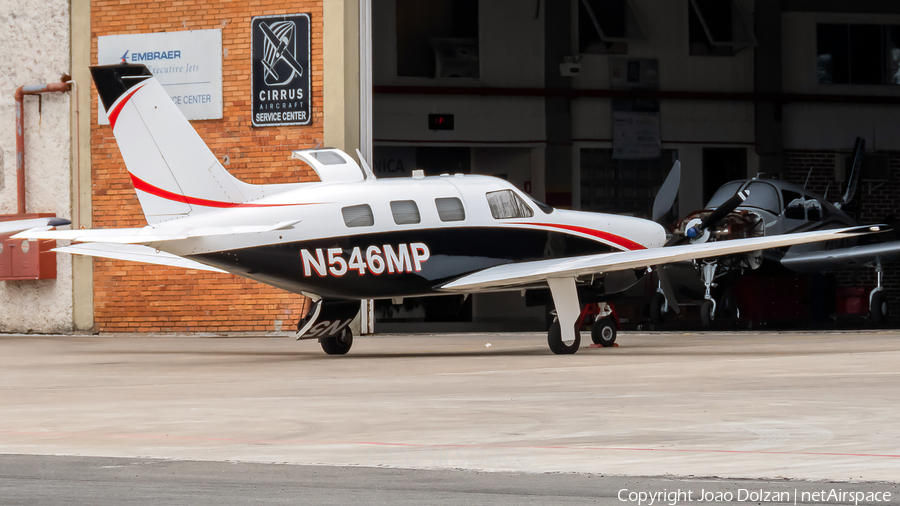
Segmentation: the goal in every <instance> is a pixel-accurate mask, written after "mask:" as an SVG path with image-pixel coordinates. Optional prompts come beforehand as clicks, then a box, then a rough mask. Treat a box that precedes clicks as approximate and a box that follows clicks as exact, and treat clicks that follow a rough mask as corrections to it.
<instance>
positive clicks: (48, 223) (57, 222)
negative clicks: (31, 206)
mask: <svg viewBox="0 0 900 506" xmlns="http://www.w3.org/2000/svg"><path fill="white" fill-rule="evenodd" d="M69 223H71V222H70V221H69V220H66V219H63V218H32V219H28V220H12V221H0V235H5V234H13V233H16V232H21V231H23V230H29V229H32V228H45V229H46V228H52V227H62V226H64V225H68V224H69Z"/></svg>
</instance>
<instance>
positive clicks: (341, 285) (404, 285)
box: [165, 175, 665, 299]
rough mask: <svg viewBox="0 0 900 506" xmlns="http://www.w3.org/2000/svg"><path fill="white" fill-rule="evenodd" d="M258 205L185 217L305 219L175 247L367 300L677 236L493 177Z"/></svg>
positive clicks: (305, 187) (314, 193)
mask: <svg viewBox="0 0 900 506" xmlns="http://www.w3.org/2000/svg"><path fill="white" fill-rule="evenodd" d="M495 192H503V196H504V197H506V198H507V199H509V198H510V193H509V192H511V193H512V194H514V195H515V197H512V200H514V201H515V204H514V205H511V206H507V208H506V209H499V210H498V209H496V208H495V209H494V210H493V211H492V209H491V205H490V199H493V198H495V195H496V193H495ZM489 195H490V197H489ZM507 203H509V202H507ZM253 205H254V207H239V208H233V209H225V210H222V211H219V212H215V213H207V214H202V215H200V216H198V217H196V218H190V217H189V218H182V219H181V220H179V223H180V224H184V225H192V226H203V225H204V223H209V224H214V223H223V222H224V223H230V224H233V225H235V226H241V225H248V226H252V225H258V224H263V223H278V222H292V221H296V220H300V221H299V222H298V223H296V224H294V225H293V227H292V228H288V229H285V230H277V231H272V232H266V233H260V234H254V235H253V236H250V237H249V238H248V236H247V235H242V236H241V238H240V245H238V244H233V243H234V240H233V238H231V237H229V236H221V237H206V238H203V239H190V240H185V241H178V243H177V247H176V248H175V249H173V246H172V245H173V244H174V243H168V244H166V245H165V247H166V249H167V251H169V252H170V253H174V254H178V255H183V256H187V257H189V258H191V259H194V260H197V261H199V262H202V263H204V264H208V265H212V266H215V267H218V268H221V269H223V270H226V271H229V272H232V273H234V274H238V275H240V276H244V277H247V278H250V279H255V280H258V281H261V282H264V283H267V284H271V285H274V286H277V287H279V288H282V289H285V290H289V291H291V292H295V293H305V294H314V295H317V296H320V297H324V298H329V299H359V298H391V297H405V296H422V295H436V294H439V293H440V292H438V291H437V287H439V286H441V285H443V284H444V283H446V282H448V281H451V280H453V279H456V278H459V277H461V276H463V275H465V274H468V273H471V272H475V271H479V270H481V269H485V268H488V267H493V266H496V265H501V264H506V263H511V262H522V261H529V260H542V259H548V258H562V257H575V256H583V255H591V254H597V253H609V252H614V251H628V250H638V249H645V248H653V247H660V246H662V245H663V243H664V242H665V231H664V230H663V228H662V227H661V226H659V225H658V224H656V223H654V222H651V221H648V220H643V219H639V218H632V217H623V216H616V215H607V214H600V213H587V212H578V211H568V210H561V209H551V208H547V207H546V206H540V205H538V204H537V203H535V202H534V201H532V200H531V199H530V198H529V197H528V196H527V195H526V194H524V193H522V192H520V191H519V190H518V189H516V188H515V187H513V186H512V185H511V184H509V183H508V182H506V181H504V180H502V179H498V178H494V177H489V176H469V175H465V176H464V175H453V176H450V175H448V176H435V177H426V178H419V179H414V178H403V179H377V180H366V181H358V182H353V183H304V184H298V185H297V187H296V189H294V190H289V191H287V192H284V193H281V194H278V195H274V196H272V197H267V198H265V199H262V200H259V201H257V202H254V203H253ZM495 207H496V206H495ZM498 213H499V214H500V215H502V216H504V217H502V218H495V217H494V216H495V215H497V214H498ZM504 213H506V214H504ZM187 220H191V222H188V221H187ZM248 239H249V240H250V244H248Z"/></svg>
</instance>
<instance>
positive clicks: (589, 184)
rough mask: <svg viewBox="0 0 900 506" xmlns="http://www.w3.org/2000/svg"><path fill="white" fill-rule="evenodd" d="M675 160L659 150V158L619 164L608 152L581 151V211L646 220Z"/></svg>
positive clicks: (671, 152) (672, 154)
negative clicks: (622, 215) (660, 153)
mask: <svg viewBox="0 0 900 506" xmlns="http://www.w3.org/2000/svg"><path fill="white" fill-rule="evenodd" d="M677 158H678V151H677V150H671V149H664V150H662V156H660V157H659V158H649V159H642V160H621V159H616V158H614V157H613V150H612V149H606V148H582V149H581V185H580V186H581V209H582V210H584V211H596V212H604V213H614V214H626V215H629V216H638V217H641V218H649V217H650V216H651V215H652V211H653V199H654V198H655V197H656V194H657V193H658V192H659V188H660V187H661V186H662V184H663V182H664V181H665V180H666V176H667V175H668V174H669V171H670V170H671V168H672V164H673V163H674V162H675V160H676V159H677ZM674 215H675V216H677V215H678V211H677V209H675V210H674Z"/></svg>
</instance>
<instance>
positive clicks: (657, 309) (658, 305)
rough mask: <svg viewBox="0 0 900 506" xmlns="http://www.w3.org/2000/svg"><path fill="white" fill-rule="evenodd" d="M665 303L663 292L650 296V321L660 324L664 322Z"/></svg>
mask: <svg viewBox="0 0 900 506" xmlns="http://www.w3.org/2000/svg"><path fill="white" fill-rule="evenodd" d="M665 303H666V297H665V296H664V295H663V294H661V293H655V294H653V297H651V298H650V323H652V324H654V325H661V324H663V323H665V322H666V312H665V311H663V305H665Z"/></svg>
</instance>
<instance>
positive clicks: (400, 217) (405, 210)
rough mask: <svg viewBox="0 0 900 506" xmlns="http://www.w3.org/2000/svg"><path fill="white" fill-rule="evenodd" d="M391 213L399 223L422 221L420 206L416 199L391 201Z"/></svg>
mask: <svg viewBox="0 0 900 506" xmlns="http://www.w3.org/2000/svg"><path fill="white" fill-rule="evenodd" d="M391 213H392V214H393V215H394V223H396V224H397V225H413V224H416V223H419V222H420V221H422V219H421V217H420V216H419V206H417V205H416V202H415V201H414V200H396V201H394V202H391Z"/></svg>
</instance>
